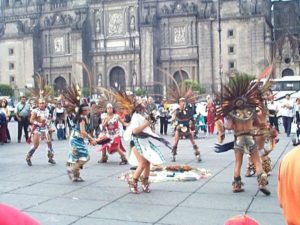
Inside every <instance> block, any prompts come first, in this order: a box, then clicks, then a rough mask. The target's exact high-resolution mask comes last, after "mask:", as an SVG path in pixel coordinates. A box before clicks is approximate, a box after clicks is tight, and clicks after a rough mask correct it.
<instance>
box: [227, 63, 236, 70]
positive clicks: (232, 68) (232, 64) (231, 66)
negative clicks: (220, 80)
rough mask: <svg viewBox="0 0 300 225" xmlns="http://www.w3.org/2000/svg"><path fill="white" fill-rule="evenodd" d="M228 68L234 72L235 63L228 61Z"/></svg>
mask: <svg viewBox="0 0 300 225" xmlns="http://www.w3.org/2000/svg"><path fill="white" fill-rule="evenodd" d="M228 67H229V70H234V69H236V65H235V62H234V61H229V65H228Z"/></svg>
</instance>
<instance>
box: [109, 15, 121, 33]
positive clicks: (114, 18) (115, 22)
mask: <svg viewBox="0 0 300 225" xmlns="http://www.w3.org/2000/svg"><path fill="white" fill-rule="evenodd" d="M122 31H123V21H122V13H120V12H118V13H111V14H109V23H108V33H109V34H110V35H114V34H121V33H122Z"/></svg>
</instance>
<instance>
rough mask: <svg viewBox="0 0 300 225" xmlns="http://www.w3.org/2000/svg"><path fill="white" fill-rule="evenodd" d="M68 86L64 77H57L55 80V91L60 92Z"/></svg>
mask: <svg viewBox="0 0 300 225" xmlns="http://www.w3.org/2000/svg"><path fill="white" fill-rule="evenodd" d="M66 87H67V81H66V80H65V78H63V77H57V78H56V79H55V80H54V91H55V92H60V91H62V90H65V89H66Z"/></svg>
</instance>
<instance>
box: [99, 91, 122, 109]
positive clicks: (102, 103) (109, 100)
mask: <svg viewBox="0 0 300 225" xmlns="http://www.w3.org/2000/svg"><path fill="white" fill-rule="evenodd" d="M98 89H99V91H100V92H101V97H100V100H99V104H98V105H97V109H98V110H99V111H100V112H104V111H105V110H106V107H107V105H108V104H111V105H112V107H113V108H114V109H116V110H118V109H117V106H118V105H117V99H116V96H115V93H114V92H113V91H112V90H111V89H106V88H103V87H98Z"/></svg>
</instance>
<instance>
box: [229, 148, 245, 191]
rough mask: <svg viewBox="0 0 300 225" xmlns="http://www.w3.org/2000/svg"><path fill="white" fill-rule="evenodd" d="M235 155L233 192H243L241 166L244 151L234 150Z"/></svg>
mask: <svg viewBox="0 0 300 225" xmlns="http://www.w3.org/2000/svg"><path fill="white" fill-rule="evenodd" d="M234 155H235V164H234V181H233V183H232V191H233V192H242V191H244V189H243V188H242V186H243V183H242V179H241V167H242V163H243V152H242V151H240V150H235V151H234Z"/></svg>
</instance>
